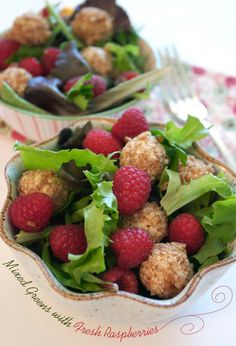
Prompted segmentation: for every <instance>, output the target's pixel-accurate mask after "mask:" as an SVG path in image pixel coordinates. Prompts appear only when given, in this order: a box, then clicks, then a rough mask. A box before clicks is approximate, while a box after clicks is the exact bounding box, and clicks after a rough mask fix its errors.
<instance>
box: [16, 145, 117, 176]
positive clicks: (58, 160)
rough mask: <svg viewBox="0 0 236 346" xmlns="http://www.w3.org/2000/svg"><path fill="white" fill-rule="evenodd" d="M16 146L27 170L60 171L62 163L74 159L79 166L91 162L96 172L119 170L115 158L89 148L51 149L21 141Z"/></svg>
mask: <svg viewBox="0 0 236 346" xmlns="http://www.w3.org/2000/svg"><path fill="white" fill-rule="evenodd" d="M14 148H15V149H16V150H19V151H20V152H21V158H22V161H23V165H24V168H25V169H27V170H29V169H52V170H53V171H55V172H59V170H60V168H61V166H62V164H63V163H66V162H69V161H71V160H74V161H75V163H76V165H77V166H78V167H83V166H86V165H88V164H90V165H91V167H92V172H94V173H97V172H110V173H115V172H116V170H117V167H116V165H115V160H111V159H109V158H106V157H105V156H103V155H96V154H94V153H93V152H92V151H90V150H87V149H72V150H60V151H51V150H43V149H38V148H35V147H31V146H26V145H21V144H19V143H17V144H16V145H15V147H14Z"/></svg>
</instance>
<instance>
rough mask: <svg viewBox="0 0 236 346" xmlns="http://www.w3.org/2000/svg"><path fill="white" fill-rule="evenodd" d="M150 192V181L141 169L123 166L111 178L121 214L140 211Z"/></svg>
mask: <svg viewBox="0 0 236 346" xmlns="http://www.w3.org/2000/svg"><path fill="white" fill-rule="evenodd" d="M150 191H151V179H150V177H149V175H148V173H147V172H145V171H144V170H142V169H139V168H136V167H132V166H124V167H121V168H120V169H118V171H117V172H116V174H115V175H114V178H113V192H114V194H115V196H116V199H117V202H118V209H119V211H120V213H121V214H126V215H129V214H134V213H135V212H136V211H138V210H140V209H142V207H143V206H144V204H145V203H146V202H147V199H148V197H149V194H150Z"/></svg>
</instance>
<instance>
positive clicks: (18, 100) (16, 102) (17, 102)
mask: <svg viewBox="0 0 236 346" xmlns="http://www.w3.org/2000/svg"><path fill="white" fill-rule="evenodd" d="M0 95H1V99H2V100H3V101H5V102H6V103H8V104H9V105H11V106H13V107H17V108H20V109H24V110H26V111H29V112H33V113H38V114H45V113H46V112H45V111H44V110H43V109H42V108H39V107H37V106H35V105H34V104H32V103H30V102H29V101H27V100H25V99H23V97H20V96H19V95H18V94H17V93H16V92H15V91H14V90H13V89H12V88H11V87H10V85H9V84H7V83H5V82H3V85H2V88H1V91H0Z"/></svg>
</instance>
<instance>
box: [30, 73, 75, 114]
mask: <svg viewBox="0 0 236 346" xmlns="http://www.w3.org/2000/svg"><path fill="white" fill-rule="evenodd" d="M61 85H62V81H61V80H60V79H58V78H46V77H42V76H39V77H34V78H31V79H30V80H29V83H28V85H27V88H26V91H25V94H24V97H25V99H26V100H28V101H30V102H31V103H33V104H35V105H37V106H39V107H41V108H43V109H45V110H46V111H48V112H50V113H51V114H56V115H57V114H59V115H70V114H78V108H77V107H76V106H75V105H74V104H73V103H71V102H69V101H68V100H67V99H66V97H65V95H64V94H63V93H62V92H61V91H60V89H59V88H60V87H61Z"/></svg>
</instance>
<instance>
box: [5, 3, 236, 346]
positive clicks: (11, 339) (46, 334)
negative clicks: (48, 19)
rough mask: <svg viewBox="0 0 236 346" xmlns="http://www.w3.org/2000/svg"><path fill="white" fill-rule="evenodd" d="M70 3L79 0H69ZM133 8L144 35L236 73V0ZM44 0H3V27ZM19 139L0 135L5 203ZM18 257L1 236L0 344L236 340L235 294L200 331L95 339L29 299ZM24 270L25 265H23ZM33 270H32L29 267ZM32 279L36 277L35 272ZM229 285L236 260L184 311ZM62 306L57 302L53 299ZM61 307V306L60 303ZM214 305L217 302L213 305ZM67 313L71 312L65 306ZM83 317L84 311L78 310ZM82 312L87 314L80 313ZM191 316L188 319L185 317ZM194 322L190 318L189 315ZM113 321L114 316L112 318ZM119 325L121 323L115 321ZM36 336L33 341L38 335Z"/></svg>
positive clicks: (204, 306) (235, 279) (203, 305)
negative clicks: (16, 266) (16, 269)
mask: <svg viewBox="0 0 236 346" xmlns="http://www.w3.org/2000/svg"><path fill="white" fill-rule="evenodd" d="M67 3H76V2H75V1H68V2H67ZM119 3H120V4H123V5H124V4H125V7H126V8H127V9H128V10H129V12H130V13H132V18H133V21H134V22H135V23H137V24H138V25H140V24H143V23H146V25H145V27H144V28H143V31H142V32H143V36H144V37H146V38H147V39H148V40H149V41H150V43H151V44H152V45H153V47H155V45H157V44H160V45H163V44H166V43H169V42H174V43H175V44H176V45H177V46H178V48H179V50H180V53H181V56H182V57H184V59H185V60H186V61H187V62H189V63H192V64H195V65H199V66H204V67H206V68H211V69H213V70H218V71H221V72H225V73H227V74H232V75H236V63H235V57H236V54H235V47H236V45H235V36H236V35H235V33H236V30H235V28H236V26H235V13H236V2H235V1H231V0H225V1H223V0H218V1H217V0H215V1H213V0H208V1H206V0H198V1H197V0H189V1H187V0H179V1H174V0H165V1H162V2H158V1H155V0H146V1H140V0H129V1H124V0H123V1H119ZM42 5H43V1H40V0H17V1H16V0H6V1H2V2H1V20H0V30H3V29H4V28H6V27H8V26H9V23H10V22H11V20H12V19H13V18H14V17H15V16H16V15H18V14H20V13H22V12H24V11H25V10H26V9H29V8H30V9H34V10H37V9H39V8H41V7H42ZM12 146H13V141H12V140H11V139H9V138H7V137H5V136H3V135H0V207H1V206H2V204H3V201H4V199H5V195H6V184H5V181H4V178H3V170H4V166H5V164H6V162H7V160H8V159H9V158H10V157H11V156H12V154H13V151H12ZM10 259H12V254H11V252H10V251H9V249H8V248H7V247H6V246H5V244H3V242H2V241H1V240H0V282H1V286H0V308H1V312H0V346H23V345H24V346H41V345H46V346H48V345H52V346H54V345H55V346H65V345H66V346H75V345H79V344H80V345H118V344H125V345H137V346H139V345H144V344H148V345H150V346H151V345H161V346H162V345H173V344H175V345H181V346H185V345H186V346H187V345H191V346H194V345H196V346H199V345H202V346H204V345H209V344H210V343H211V344H212V345H214V346H218V345H219V346H220V345H224V346H233V345H235V344H236V333H235V330H234V326H235V314H236V304H235V298H234V297H233V300H232V302H231V304H230V305H229V306H228V307H227V308H225V309H224V310H222V311H220V312H216V313H213V314H209V315H206V316H204V322H205V326H204V328H203V330H202V331H201V332H199V333H197V334H194V335H183V334H181V332H180V328H181V326H182V325H183V320H181V319H179V320H176V321H174V322H172V323H170V325H169V326H168V328H166V329H163V331H162V332H160V333H158V334H156V335H155V336H152V337H149V338H144V339H135V340H129V341H124V342H122V343H120V342H118V341H113V340H112V341H111V340H106V339H95V338H91V337H88V336H84V335H83V336H82V335H79V334H75V333H73V331H72V330H70V329H69V328H65V327H64V326H61V325H60V324H59V323H58V322H56V321H55V320H53V319H52V318H50V316H47V315H46V314H44V313H43V312H42V311H41V310H40V309H38V308H37V307H35V304H33V302H32V301H30V299H26V297H25V295H24V291H23V290H22V287H20V286H19V283H18V282H17V281H16V280H15V279H14V277H13V276H12V275H11V274H10V272H9V271H7V270H6V269H5V267H4V266H2V263H4V262H6V261H9V260H10ZM21 271H22V273H24V269H23V268H21ZM25 275H26V276H27V275H28V274H27V273H25ZM29 279H30V278H29ZM219 286H228V287H230V288H231V290H232V292H233V294H234V295H236V266H235V265H234V266H232V267H231V268H230V269H229V271H228V272H227V273H226V275H225V276H223V277H222V278H221V280H220V281H219V282H217V283H215V285H214V286H213V287H212V289H211V290H210V291H208V292H206V293H205V295H204V296H202V297H201V298H200V299H199V300H198V301H197V302H196V303H195V304H193V305H192V306H191V307H189V308H188V309H187V310H185V311H183V312H182V313H181V315H179V317H180V316H185V315H189V314H196V313H202V312H203V311H210V309H212V302H211V301H210V299H209V296H210V294H211V291H212V290H213V289H214V288H216V287H219ZM50 303H51V304H52V305H55V306H57V302H56V300H55V301H51V302H50ZM57 309H58V310H60V307H58V306H57ZM213 309H214V308H213ZM60 312H61V314H63V313H64V314H66V313H68V312H66V311H64V310H63V308H61V310H60ZM74 317H75V318H78V316H74ZM80 317H81V318H82V316H80ZM185 322H186V321H185ZM187 322H188V321H187ZM110 323H112V321H110ZM114 328H115V324H114ZM32 340H33V341H32Z"/></svg>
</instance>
